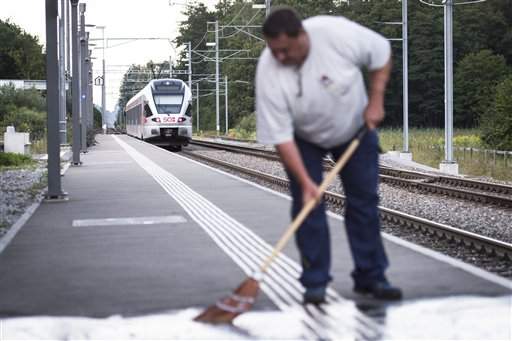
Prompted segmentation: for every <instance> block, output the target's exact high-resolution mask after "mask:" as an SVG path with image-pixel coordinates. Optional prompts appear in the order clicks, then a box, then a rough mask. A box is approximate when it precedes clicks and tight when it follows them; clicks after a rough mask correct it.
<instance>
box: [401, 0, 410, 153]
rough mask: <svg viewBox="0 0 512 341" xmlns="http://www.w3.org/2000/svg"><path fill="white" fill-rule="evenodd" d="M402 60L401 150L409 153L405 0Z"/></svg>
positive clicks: (404, 7) (403, 8)
mask: <svg viewBox="0 0 512 341" xmlns="http://www.w3.org/2000/svg"><path fill="white" fill-rule="evenodd" d="M402 53H403V56H402V62H403V76H402V79H403V92H404V93H403V115H404V131H403V133H404V143H403V152H404V153H409V70H408V63H409V62H408V59H409V58H408V53H409V52H408V33H407V0H402Z"/></svg>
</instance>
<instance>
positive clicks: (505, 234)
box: [191, 149, 512, 278]
mask: <svg viewBox="0 0 512 341" xmlns="http://www.w3.org/2000/svg"><path fill="white" fill-rule="evenodd" d="M191 151H192V150H191ZM192 152H193V154H201V155H204V156H208V157H211V158H215V159H219V160H222V161H225V162H229V163H233V164H237V165H240V166H244V167H248V168H251V169H255V170H258V171H261V172H265V173H268V174H272V175H274V176H279V177H283V178H286V173H285V172H284V170H283V168H282V166H281V164H280V163H279V162H276V161H267V160H263V159H261V158H256V157H251V156H245V155H242V154H236V153H229V152H223V151H217V150H210V149H194V150H193V151H192ZM201 162H204V161H201ZM206 163H208V162H206ZM211 165H212V166H213V167H218V166H216V165H214V164H211ZM221 168H222V167H221ZM226 170H227V169H226ZM227 171H228V172H230V173H233V174H236V175H238V176H240V177H242V178H246V179H249V180H251V181H253V182H256V183H259V184H261V185H263V186H266V187H270V188H272V189H274V190H276V191H279V192H282V193H288V190H287V189H286V188H283V187H281V186H279V185H275V184H269V183H266V182H265V181H262V180H256V179H254V178H253V177H251V176H248V175H242V174H239V173H237V172H236V171H231V170H227ZM328 190H330V191H334V192H339V193H343V191H342V186H341V185H340V184H339V183H337V184H335V185H333V186H331V187H330V188H329V189H328ZM380 197H381V202H380V205H381V206H384V207H389V208H394V209H396V210H399V211H402V212H406V213H408V214H411V215H416V216H422V217H424V218H427V219H429V220H433V221H436V222H444V223H445V224H448V225H451V226H454V227H458V228H461V229H466V230H468V231H472V232H475V233H479V234H485V235H487V236H489V237H491V238H495V239H499V240H503V241H509V242H510V240H511V237H510V234H511V233H510V229H511V228H512V227H511V226H510V224H511V223H510V218H509V217H510V213H511V212H510V211H511V210H506V209H502V208H498V207H493V206H488V205H482V204H478V203H471V202H468V201H466V200H457V199H453V198H448V197H445V196H440V195H428V194H421V196H420V195H419V193H414V192H411V191H408V190H406V189H399V188H394V187H392V186H388V185H386V184H382V183H381V185H380ZM470 205H471V206H470ZM329 206H330V207H329V209H330V210H331V211H333V212H335V213H337V214H341V215H343V209H342V208H339V207H334V206H332V205H329ZM459 211H462V212H459ZM439 217H442V219H435V218H439ZM479 224H483V225H479ZM382 229H383V231H384V232H387V233H389V234H391V235H394V236H397V237H400V238H402V239H405V240H408V241H410V242H412V243H415V244H418V245H422V246H424V247H426V248H429V249H432V250H434V251H437V252H441V253H444V254H446V255H448V256H451V257H454V258H458V259H460V260H462V261H465V262H467V263H470V264H473V265H475V266H477V267H480V268H482V269H485V270H487V271H490V272H494V273H496V274H498V275H501V276H503V277H507V278H512V260H505V259H497V258H496V257H494V256H492V255H489V256H488V255H484V254H482V253H480V252H478V251H476V250H474V249H472V248H467V247H464V246H461V245H458V244H454V243H453V242H449V241H446V240H442V239H439V238H437V237H436V236H432V235H429V234H424V233H422V232H421V231H418V230H416V229H411V228H408V227H403V226H397V225H393V224H390V223H387V222H383V224H382Z"/></svg>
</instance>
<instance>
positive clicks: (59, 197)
mask: <svg viewBox="0 0 512 341" xmlns="http://www.w3.org/2000/svg"><path fill="white" fill-rule="evenodd" d="M43 200H44V201H45V202H64V201H68V200H69V195H68V193H66V192H62V193H61V194H52V195H50V194H48V192H47V193H46V194H45V195H44V199H43Z"/></svg>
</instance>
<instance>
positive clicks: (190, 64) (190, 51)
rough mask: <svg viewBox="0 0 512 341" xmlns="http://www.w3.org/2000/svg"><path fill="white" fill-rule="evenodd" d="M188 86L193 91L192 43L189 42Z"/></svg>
mask: <svg viewBox="0 0 512 341" xmlns="http://www.w3.org/2000/svg"><path fill="white" fill-rule="evenodd" d="M188 87H189V88H190V91H192V43H191V42H190V41H189V42H188Z"/></svg>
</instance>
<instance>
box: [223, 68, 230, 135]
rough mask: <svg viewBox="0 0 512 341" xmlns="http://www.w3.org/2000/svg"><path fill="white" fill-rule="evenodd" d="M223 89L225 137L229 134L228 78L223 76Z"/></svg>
mask: <svg viewBox="0 0 512 341" xmlns="http://www.w3.org/2000/svg"><path fill="white" fill-rule="evenodd" d="M224 87H225V90H224V91H225V92H224V100H225V103H224V109H225V110H226V136H227V135H228V132H229V118H228V111H229V107H228V98H229V97H228V96H229V95H228V76H224Z"/></svg>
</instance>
